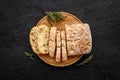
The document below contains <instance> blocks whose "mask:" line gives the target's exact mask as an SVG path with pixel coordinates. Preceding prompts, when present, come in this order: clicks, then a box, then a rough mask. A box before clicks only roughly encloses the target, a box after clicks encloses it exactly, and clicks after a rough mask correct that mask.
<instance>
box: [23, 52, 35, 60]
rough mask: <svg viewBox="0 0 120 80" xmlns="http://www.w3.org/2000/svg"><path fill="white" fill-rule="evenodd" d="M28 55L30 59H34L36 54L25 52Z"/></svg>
mask: <svg viewBox="0 0 120 80" xmlns="http://www.w3.org/2000/svg"><path fill="white" fill-rule="evenodd" d="M24 53H25V56H26V57H29V58H30V59H32V60H34V58H33V56H34V54H32V53H29V52H24Z"/></svg>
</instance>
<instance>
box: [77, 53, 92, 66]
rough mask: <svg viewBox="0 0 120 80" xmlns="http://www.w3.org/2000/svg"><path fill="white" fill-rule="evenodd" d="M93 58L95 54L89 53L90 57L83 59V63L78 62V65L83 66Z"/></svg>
mask: <svg viewBox="0 0 120 80" xmlns="http://www.w3.org/2000/svg"><path fill="white" fill-rule="evenodd" d="M92 58H93V54H91V55H89V57H87V58H86V59H85V60H84V61H82V62H81V63H79V64H77V66H81V65H84V64H86V63H88V62H89V61H91V60H92Z"/></svg>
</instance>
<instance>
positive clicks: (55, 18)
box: [46, 12, 67, 25]
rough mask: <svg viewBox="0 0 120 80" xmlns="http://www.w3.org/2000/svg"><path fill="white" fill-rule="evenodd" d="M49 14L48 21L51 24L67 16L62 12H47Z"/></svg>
mask: <svg viewBox="0 0 120 80" xmlns="http://www.w3.org/2000/svg"><path fill="white" fill-rule="evenodd" d="M46 15H47V21H48V22H49V24H50V25H52V23H57V22H59V21H62V20H64V19H65V18H66V17H67V16H63V15H62V13H60V12H46Z"/></svg>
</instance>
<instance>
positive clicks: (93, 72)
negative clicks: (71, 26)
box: [0, 0, 120, 80]
mask: <svg viewBox="0 0 120 80" xmlns="http://www.w3.org/2000/svg"><path fill="white" fill-rule="evenodd" d="M45 11H66V12H70V13H72V14H74V15H76V16H77V17H79V18H80V19H81V20H82V21H83V22H86V23H89V24H90V27H91V31H92V36H93V49H92V52H91V54H94V59H93V60H92V61H91V62H90V63H88V64H86V65H84V66H79V67H77V66H76V64H77V63H76V64H74V65H71V66H69V67H65V68H56V67H52V66H49V65H47V64H45V63H44V62H43V61H41V60H40V59H39V58H38V57H37V56H36V55H35V56H34V57H35V60H31V59H29V58H28V57H26V56H25V54H24V51H28V52H31V53H33V52H32V50H31V48H30V44H29V31H30V29H31V28H32V27H33V26H34V25H36V24H37V22H38V21H39V20H40V19H41V18H42V17H43V16H44V15H45ZM84 57H85V56H84ZM84 57H83V58H84ZM80 61H81V60H80ZM80 61H79V62H80ZM79 62H78V63H79ZM23 79H24V80H33V79H34V80H36V79H39V80H119V79H120V0H0V80H23Z"/></svg>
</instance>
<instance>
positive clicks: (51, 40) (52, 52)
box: [49, 27, 57, 57]
mask: <svg viewBox="0 0 120 80" xmlns="http://www.w3.org/2000/svg"><path fill="white" fill-rule="evenodd" d="M56 31H57V28H56V27H51V29H50V36H49V56H50V57H54V56H55V48H56V45H55V42H56V41H55V38H56Z"/></svg>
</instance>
